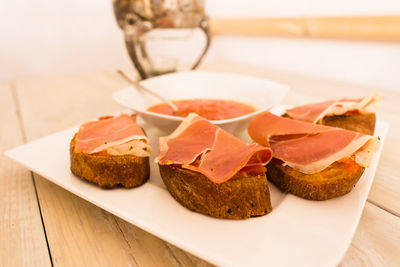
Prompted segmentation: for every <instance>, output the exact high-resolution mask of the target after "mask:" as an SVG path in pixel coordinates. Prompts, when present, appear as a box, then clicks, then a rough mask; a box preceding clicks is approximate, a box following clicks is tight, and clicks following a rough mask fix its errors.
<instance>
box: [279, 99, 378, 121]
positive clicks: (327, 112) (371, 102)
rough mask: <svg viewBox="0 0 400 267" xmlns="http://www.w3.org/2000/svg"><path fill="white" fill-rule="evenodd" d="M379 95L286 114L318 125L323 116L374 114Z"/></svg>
mask: <svg viewBox="0 0 400 267" xmlns="http://www.w3.org/2000/svg"><path fill="white" fill-rule="evenodd" d="M382 102H383V98H382V96H381V95H378V94H373V95H369V96H366V97H364V98H359V99H346V98H344V99H339V100H328V101H324V102H319V103H313V104H308V105H303V106H297V107H294V108H291V109H288V110H287V111H286V113H287V114H288V115H289V116H290V117H291V118H293V119H295V120H301V121H307V122H313V123H318V122H319V121H321V120H322V119H323V118H324V117H325V116H332V115H343V114H345V113H347V112H358V113H361V114H363V113H375V112H376V111H377V110H378V108H379V107H380V106H381V105H382Z"/></svg>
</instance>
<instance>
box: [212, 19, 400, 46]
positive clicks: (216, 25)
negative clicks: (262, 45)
mask: <svg viewBox="0 0 400 267" xmlns="http://www.w3.org/2000/svg"><path fill="white" fill-rule="evenodd" d="M210 25H211V26H210V28H211V31H212V33H213V34H241V35H256V36H288V37H312V38H340V39H366V40H385V41H399V40H400V16H363V17H305V18H219V19H218V18H214V19H211V20H210Z"/></svg>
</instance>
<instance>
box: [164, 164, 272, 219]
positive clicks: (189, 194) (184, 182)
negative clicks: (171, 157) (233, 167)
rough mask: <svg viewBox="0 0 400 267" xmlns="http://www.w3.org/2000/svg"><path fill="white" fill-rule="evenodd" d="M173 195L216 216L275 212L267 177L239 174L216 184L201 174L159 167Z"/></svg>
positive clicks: (170, 167) (185, 205) (243, 215)
mask: <svg viewBox="0 0 400 267" xmlns="http://www.w3.org/2000/svg"><path fill="white" fill-rule="evenodd" d="M159 167H160V174H161V177H162V179H163V181H164V184H165V185H166V186H167V189H168V191H169V192H170V193H171V195H172V196H173V197H174V198H175V199H176V200H177V201H178V202H179V203H180V204H182V205H183V206H184V207H186V208H188V209H190V210H193V211H197V212H200V213H203V214H207V215H210V216H213V217H220V218H228V219H245V218H249V217H254V216H261V215H265V214H267V213H269V212H271V211H272V206H271V200H270V193H269V188H268V182H267V178H266V177H265V174H257V175H243V174H241V173H239V174H236V175H235V176H234V177H232V178H231V179H230V180H228V181H226V182H224V183H221V184H217V183H214V182H212V181H211V180H210V179H208V178H207V177H206V176H204V175H203V174H201V173H198V172H194V171H191V170H187V169H183V168H180V167H177V166H173V165H159Z"/></svg>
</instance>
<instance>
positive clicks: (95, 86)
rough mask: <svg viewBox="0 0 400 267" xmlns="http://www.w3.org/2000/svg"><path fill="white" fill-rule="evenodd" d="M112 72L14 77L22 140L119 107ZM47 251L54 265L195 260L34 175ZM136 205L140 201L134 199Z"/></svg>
mask: <svg viewBox="0 0 400 267" xmlns="http://www.w3.org/2000/svg"><path fill="white" fill-rule="evenodd" d="M124 86H126V82H125V81H123V80H122V79H120V78H119V76H118V75H117V74H116V73H109V72H107V73H106V72H100V73H96V74H83V75H62V76H52V77H47V78H44V77H40V78H31V79H30V78H27V79H20V80H18V81H17V82H16V87H17V96H18V98H19V100H20V103H21V115H22V119H23V123H24V126H25V131H26V136H27V139H28V140H33V139H36V138H38V137H41V136H44V135H47V134H50V133H53V132H56V131H59V130H62V129H65V128H68V127H71V126H73V125H77V124H80V123H82V122H84V121H87V120H90V119H93V118H97V117H98V116H101V115H106V114H110V113H113V112H117V111H119V110H120V107H119V106H118V105H117V104H115V103H114V102H113V101H112V99H111V93H112V92H113V91H116V90H119V89H121V88H122V87H124ZM35 180H36V183H37V191H38V195H39V202H40V205H41V207H42V212H43V220H44V224H45V227H46V231H47V236H48V242H49V245H50V252H51V255H52V258H53V262H54V264H55V265H60V266H126V265H131V266H161V265H162V266H182V265H185V263H187V262H188V261H189V262H196V260H197V259H196V258H195V257H193V256H190V255H189V256H188V255H187V254H186V253H177V252H176V251H175V250H173V249H171V248H170V247H169V245H168V244H166V243H165V242H164V241H162V240H160V239H159V238H156V237H154V236H152V235H151V234H149V233H147V232H144V231H142V230H140V229H138V228H137V227H135V226H133V225H131V224H129V223H126V222H125V221H123V220H121V219H119V218H116V217H115V216H114V215H112V214H110V213H108V212H106V211H103V210H102V209H100V208H98V207H96V206H94V205H93V204H91V203H89V202H87V201H85V200H82V199H80V198H79V197H77V196H75V195H73V194H71V193H69V192H68V191H66V190H64V189H62V188H60V187H58V186H56V185H54V184H52V183H50V182H48V181H47V180H46V179H44V178H42V177H40V176H39V175H36V174H35ZM138 204H139V205H140V203H138Z"/></svg>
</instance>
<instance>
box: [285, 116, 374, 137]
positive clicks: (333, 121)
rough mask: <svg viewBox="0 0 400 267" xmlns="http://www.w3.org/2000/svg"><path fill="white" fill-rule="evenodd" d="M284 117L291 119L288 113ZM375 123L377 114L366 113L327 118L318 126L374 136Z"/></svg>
mask: <svg viewBox="0 0 400 267" xmlns="http://www.w3.org/2000/svg"><path fill="white" fill-rule="evenodd" d="M282 117H286V118H291V117H290V116H289V115H288V114H286V113H285V114H283V115H282ZM375 122H376V115H375V113H366V114H343V115H332V116H325V117H324V118H323V119H322V120H321V121H320V122H319V123H318V124H322V125H327V126H332V127H337V128H342V129H346V130H350V131H354V132H359V133H363V134H369V135H373V134H374V131H375Z"/></svg>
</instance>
